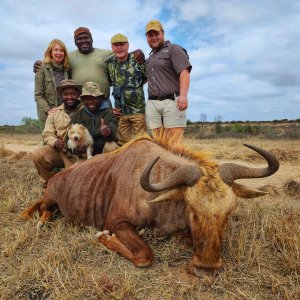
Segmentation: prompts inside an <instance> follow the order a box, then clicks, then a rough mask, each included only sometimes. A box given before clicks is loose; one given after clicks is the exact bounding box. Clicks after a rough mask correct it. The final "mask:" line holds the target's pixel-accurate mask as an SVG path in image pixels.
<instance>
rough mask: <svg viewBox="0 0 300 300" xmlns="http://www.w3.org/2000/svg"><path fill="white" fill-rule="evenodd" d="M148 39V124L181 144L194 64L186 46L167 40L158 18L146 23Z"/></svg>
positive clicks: (158, 134)
mask: <svg viewBox="0 0 300 300" xmlns="http://www.w3.org/2000/svg"><path fill="white" fill-rule="evenodd" d="M146 37H147V42H148V44H149V46H150V48H152V51H151V53H150V56H149V58H148V59H147V60H146V74H147V79H148V96H149V97H148V99H149V100H148V101H147V103H146V119H147V126H148V127H149V129H151V130H152V132H153V135H154V136H157V137H160V138H163V139H166V140H168V141H169V143H180V142H181V140H182V137H183V133H184V128H185V127H186V109H187V107H188V99H187V94H188V89H189V83H190V71H191V69H192V66H191V64H190V62H189V57H188V55H187V52H186V51H185V49H183V48H182V47H181V46H179V45H175V44H171V43H170V41H165V39H164V29H163V26H162V24H161V23H160V22H159V21H158V20H152V21H150V22H149V23H148V24H147V26H146Z"/></svg>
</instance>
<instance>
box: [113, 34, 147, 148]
mask: <svg viewBox="0 0 300 300" xmlns="http://www.w3.org/2000/svg"><path fill="white" fill-rule="evenodd" d="M110 41H111V47H112V50H113V52H114V54H115V56H114V57H112V58H111V59H110V60H109V61H108V72H109V77H110V81H111V86H112V87H113V92H112V95H113V96H114V99H115V105H114V106H115V113H116V114H119V115H120V119H119V125H118V134H117V136H118V141H119V144H120V145H124V144H125V143H126V142H128V141H129V140H130V139H131V137H132V133H134V134H136V133H139V132H142V131H146V130H147V126H146V119H145V96H144V90H143V85H144V83H145V82H146V71H145V65H144V64H138V63H137V61H136V59H135V57H134V55H133V54H132V53H128V49H129V43H128V39H127V37H126V36H125V35H123V34H120V33H118V34H116V35H114V36H113V37H112V38H111V40H110Z"/></svg>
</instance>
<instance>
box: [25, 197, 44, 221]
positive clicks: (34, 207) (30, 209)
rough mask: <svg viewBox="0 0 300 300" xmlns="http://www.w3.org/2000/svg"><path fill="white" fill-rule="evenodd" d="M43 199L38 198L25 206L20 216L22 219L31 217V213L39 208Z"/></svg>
mask: <svg viewBox="0 0 300 300" xmlns="http://www.w3.org/2000/svg"><path fill="white" fill-rule="evenodd" d="M43 201H44V199H43V198H42V199H39V200H38V201H37V202H34V203H33V204H31V205H30V206H29V207H27V208H26V209H25V210H24V211H22V213H21V217H22V218H24V219H28V218H31V217H32V216H33V214H34V213H35V212H36V211H37V210H39V208H40V206H41V205H42V203H43Z"/></svg>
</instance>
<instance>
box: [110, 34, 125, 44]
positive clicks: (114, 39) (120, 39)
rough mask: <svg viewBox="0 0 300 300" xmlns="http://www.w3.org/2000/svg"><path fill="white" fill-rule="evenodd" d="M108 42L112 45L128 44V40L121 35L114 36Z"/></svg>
mask: <svg viewBox="0 0 300 300" xmlns="http://www.w3.org/2000/svg"><path fill="white" fill-rule="evenodd" d="M110 42H111V43H112V44H115V43H128V38H127V36H125V35H124V34H122V33H117V34H115V35H114V36H112V37H111V39H110Z"/></svg>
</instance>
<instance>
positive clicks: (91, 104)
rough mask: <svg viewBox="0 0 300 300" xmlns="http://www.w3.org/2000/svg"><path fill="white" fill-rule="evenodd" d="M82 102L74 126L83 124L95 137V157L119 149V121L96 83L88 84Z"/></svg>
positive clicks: (85, 86) (84, 86) (83, 92)
mask: <svg viewBox="0 0 300 300" xmlns="http://www.w3.org/2000/svg"><path fill="white" fill-rule="evenodd" d="M80 100H81V101H82V102H83V109H81V110H79V111H78V112H76V113H75V114H74V115H73V116H72V118H71V123H72V124H76V123H79V124H82V125H83V126H85V127H86V128H87V129H88V130H89V132H90V134H91V136H92V137H93V140H94V144H93V155H96V154H100V153H104V152H110V151H113V150H115V149H117V148H118V145H117V143H116V141H117V138H116V135H117V129H118V120H117V117H116V116H115V114H114V113H113V111H112V109H111V108H109V107H107V103H106V101H105V94H104V92H102V91H101V89H100V88H99V85H98V84H97V83H96V82H92V81H90V82H86V83H85V84H84V85H83V87H82V94H81V96H80Z"/></svg>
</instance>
